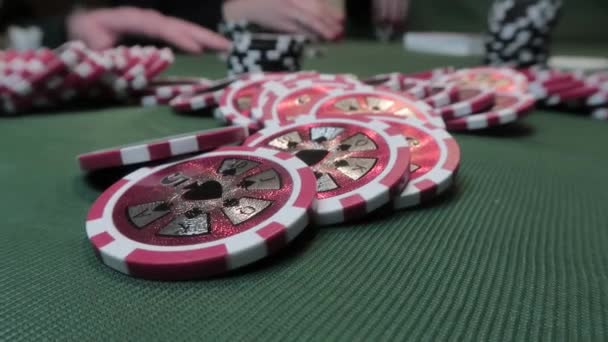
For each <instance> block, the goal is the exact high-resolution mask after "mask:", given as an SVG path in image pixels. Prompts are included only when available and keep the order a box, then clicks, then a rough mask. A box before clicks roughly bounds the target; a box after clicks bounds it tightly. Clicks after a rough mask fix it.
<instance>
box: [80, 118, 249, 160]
mask: <svg viewBox="0 0 608 342" xmlns="http://www.w3.org/2000/svg"><path fill="white" fill-rule="evenodd" d="M248 135H249V134H248V129H247V128H246V127H243V126H231V127H222V128H216V129H210V130H204V131H197V132H192V133H186V134H180V135H176V136H170V137H165V138H160V139H155V140H152V141H145V142H140V143H135V144H129V145H125V146H120V147H114V148H110V149H105V150H100V151H94V152H89V153H85V154H81V155H79V156H78V163H79V165H80V168H81V169H82V170H84V171H93V170H99V169H105V168H111V167H121V166H125V165H133V164H140V163H146V162H151V161H159V160H166V159H169V158H172V157H176V156H182V155H187V154H191V153H195V152H203V151H210V150H213V149H215V148H218V147H221V146H226V145H234V144H239V143H241V142H243V141H244V140H245V138H246V137H247V136H248Z"/></svg>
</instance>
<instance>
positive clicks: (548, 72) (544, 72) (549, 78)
mask: <svg viewBox="0 0 608 342" xmlns="http://www.w3.org/2000/svg"><path fill="white" fill-rule="evenodd" d="M518 71H519V72H521V73H522V74H523V75H525V76H526V77H527V78H528V81H529V82H531V83H530V84H532V83H539V84H541V85H551V84H555V83H562V82H568V81H571V80H573V79H574V76H573V75H572V74H571V73H567V72H562V71H559V70H552V69H541V68H536V67H530V68H525V69H519V70H518Z"/></svg>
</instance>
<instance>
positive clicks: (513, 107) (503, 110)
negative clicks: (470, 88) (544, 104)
mask: <svg viewBox="0 0 608 342" xmlns="http://www.w3.org/2000/svg"><path fill="white" fill-rule="evenodd" d="M535 102H536V99H535V98H534V96H532V95H529V94H516V93H511V94H508V93H497V94H496V96H495V98H494V106H492V108H490V109H488V110H487V111H486V112H482V113H475V114H472V115H468V116H464V117H461V118H456V119H451V120H446V122H445V125H446V128H447V129H448V130H449V131H464V130H478V129H485V128H489V127H494V126H499V125H504V124H508V123H511V122H514V121H517V120H519V119H520V118H521V117H523V116H525V115H527V114H529V113H530V112H531V110H532V109H534V104H535Z"/></svg>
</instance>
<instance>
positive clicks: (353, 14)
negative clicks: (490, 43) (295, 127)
mask: <svg viewBox="0 0 608 342" xmlns="http://www.w3.org/2000/svg"><path fill="white" fill-rule="evenodd" d="M328 1H329V2H330V3H332V5H333V6H334V7H337V8H340V10H343V11H345V12H347V13H346V14H347V15H346V22H345V29H346V35H347V36H349V37H360V38H373V37H374V35H373V22H372V21H373V20H372V16H371V15H370V14H369V13H370V11H371V7H372V4H371V1H370V0H351V1H348V2H347V3H346V4H345V3H344V2H345V1H344V0H328ZM153 2H154V1H145V0H144V1H142V0H139V1H130V2H129V4H136V5H137V3H140V4H141V6H148V5H149V4H150V3H153ZM116 3H120V1H104V0H86V1H75V0H56V1H42V0H29V1H27V0H26V1H7V0H4V1H2V2H0V30H2V32H5V31H6V29H7V27H8V26H9V25H26V26H27V25H30V24H36V25H39V26H40V27H42V28H43V30H44V31H45V32H46V34H47V35H48V36H50V37H44V40H45V42H46V43H48V44H51V45H57V44H58V41H57V37H58V35H60V34H61V33H62V32H60V31H61V30H62V27H61V25H58V24H57V23H58V22H61V18H62V17H65V16H66V15H68V14H69V13H70V12H71V11H72V10H74V9H75V8H79V7H89V8H91V7H101V6H103V7H105V6H112V5H115V4H116ZM491 3H492V1H489V0H458V1H442V0H425V1H415V0H414V1H410V2H409V4H408V6H409V9H408V13H407V18H406V20H405V23H404V27H403V29H405V30H409V31H457V32H477V33H480V32H483V31H485V29H486V26H487V17H488V10H489V8H490V6H491ZM172 4H175V6H183V5H180V4H178V3H175V2H172ZM163 6H167V5H166V4H165V5H163ZM607 20H608V1H605V0H577V1H565V2H564V5H563V10H562V13H561V17H560V21H559V25H557V27H556V29H555V32H554V33H553V38H554V40H555V41H561V42H563V41H577V42H585V41H589V42H592V41H598V40H606V41H608V34H607V33H606V29H605V23H606V21H607ZM212 29H216V28H215V27H213V28H212ZM4 36H5V35H4ZM48 44H47V45H48Z"/></svg>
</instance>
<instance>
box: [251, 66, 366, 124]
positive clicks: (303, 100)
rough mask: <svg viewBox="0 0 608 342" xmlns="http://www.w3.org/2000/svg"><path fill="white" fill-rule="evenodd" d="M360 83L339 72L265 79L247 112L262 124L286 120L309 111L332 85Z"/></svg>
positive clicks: (332, 87)
mask: <svg viewBox="0 0 608 342" xmlns="http://www.w3.org/2000/svg"><path fill="white" fill-rule="evenodd" d="M360 86H361V85H360V83H359V82H358V81H356V80H354V79H352V78H350V77H348V76H342V75H316V76H312V77H305V78H302V77H299V78H297V79H293V80H290V79H288V78H284V79H282V80H280V81H276V82H267V83H265V84H264V86H263V87H262V90H261V91H260V92H259V93H258V94H257V95H256V96H255V97H254V98H253V101H252V107H251V115H252V116H253V118H254V119H256V120H258V121H261V122H263V123H264V125H276V124H281V123H286V122H289V121H292V120H293V119H294V118H296V117H298V116H301V115H309V114H310V112H311V109H312V107H313V106H314V105H315V104H316V103H317V101H318V100H320V99H322V98H324V97H325V96H326V95H327V94H328V93H329V92H330V91H331V90H332V89H337V88H340V89H355V88H357V87H360Z"/></svg>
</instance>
